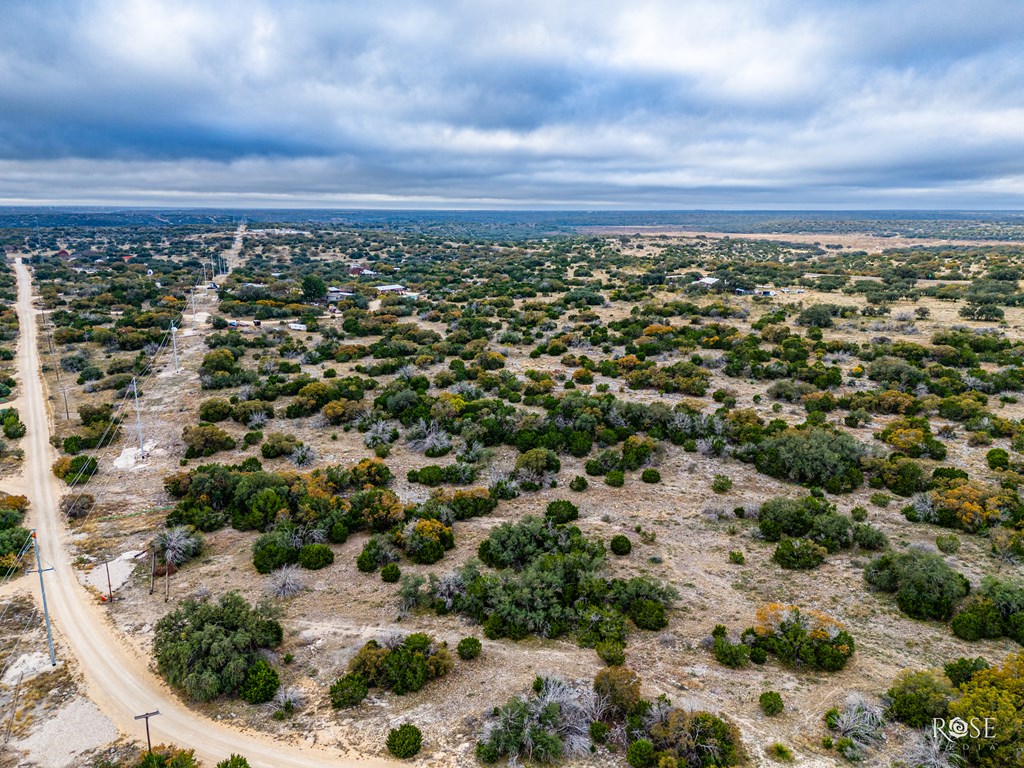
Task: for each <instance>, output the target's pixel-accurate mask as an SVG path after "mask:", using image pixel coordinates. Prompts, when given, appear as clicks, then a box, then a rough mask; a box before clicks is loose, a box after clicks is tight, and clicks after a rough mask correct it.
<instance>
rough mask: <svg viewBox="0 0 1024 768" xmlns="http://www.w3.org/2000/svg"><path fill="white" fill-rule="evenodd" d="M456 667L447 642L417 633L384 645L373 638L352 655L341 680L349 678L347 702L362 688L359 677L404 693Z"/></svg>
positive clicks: (416, 688)
mask: <svg viewBox="0 0 1024 768" xmlns="http://www.w3.org/2000/svg"><path fill="white" fill-rule="evenodd" d="M454 667H455V660H454V659H453V658H452V656H451V654H450V653H449V652H448V646H447V645H446V644H445V643H440V644H438V643H435V642H434V640H433V638H431V637H430V636H429V635H425V634H422V633H415V634H411V635H408V636H407V637H406V638H405V639H404V640H402V641H401V642H399V643H393V644H392V643H389V644H386V645H381V644H380V643H378V642H377V641H376V640H371V641H370V642H368V643H367V644H366V645H364V646H363V647H362V648H361V649H360V651H359V652H358V653H357V654H356V655H355V656H354V657H353V658H352V660H351V661H350V662H349V665H348V674H347V675H346V676H345V677H344V678H341V680H347V682H346V683H345V686H344V691H345V694H346V695H347V696H348V698H347V699H346V701H350V700H351V699H352V698H354V694H355V693H357V692H358V691H359V690H361V687H360V686H359V685H358V684H357V680H356V679H358V680H361V681H362V682H363V683H365V685H366V687H367V688H383V689H384V690H388V691H392V692H394V693H397V694H398V695H399V696H402V695H404V694H406V693H412V692H414V691H418V690H420V689H421V688H422V687H423V686H424V685H426V684H427V683H428V682H429V681H430V680H433V679H435V678H438V677H443V676H444V675H446V674H448V673H449V672H451V670H452V669H454ZM341 680H339V681H338V682H339V683H340V682H341ZM336 685H337V683H336ZM339 698H340V694H339ZM332 703H333V700H332ZM336 706H353V704H344V705H336Z"/></svg>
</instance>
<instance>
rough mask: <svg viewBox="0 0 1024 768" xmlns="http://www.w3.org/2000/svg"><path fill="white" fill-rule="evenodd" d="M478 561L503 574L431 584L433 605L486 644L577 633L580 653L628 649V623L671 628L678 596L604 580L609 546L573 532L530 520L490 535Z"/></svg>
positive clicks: (475, 571)
mask: <svg viewBox="0 0 1024 768" xmlns="http://www.w3.org/2000/svg"><path fill="white" fill-rule="evenodd" d="M477 553H478V555H479V557H480V560H481V561H483V563H484V564H486V565H489V566H491V567H493V568H497V569H500V572H499V573H497V574H485V573H483V572H482V571H481V570H480V568H478V567H477V566H476V565H474V564H473V563H469V564H467V565H466V566H465V567H464V568H462V569H461V570H460V571H457V572H455V573H453V574H449V575H448V576H446V577H445V578H444V579H442V580H437V579H434V580H433V581H432V583H431V587H430V598H429V599H430V600H432V601H433V604H434V607H435V608H436V609H437V610H438V611H440V612H446V611H457V612H459V613H463V614H465V615H467V616H470V617H471V618H473V619H474V620H476V621H479V622H481V623H482V624H483V629H484V633H485V634H486V635H487V636H488V637H491V638H498V637H511V638H513V639H522V638H524V637H526V636H527V635H531V634H536V635H543V636H547V637H557V636H559V635H563V634H567V633H573V634H575V635H576V638H577V641H578V642H579V643H580V644H581V645H584V646H593V645H595V644H596V643H598V642H600V641H603V640H615V641H618V642H623V641H624V640H625V635H626V627H625V619H626V618H629V619H630V620H632V622H633V624H635V625H636V626H637V627H639V628H641V629H650V630H656V629H661V628H662V627H664V626H665V625H666V624H667V622H668V619H667V616H666V610H667V608H668V607H669V606H670V605H671V603H672V601H673V600H674V598H675V592H674V590H672V589H670V588H668V587H666V586H663V585H661V584H658V583H656V582H653V581H650V580H648V579H646V578H642V577H635V578H632V579H629V580H623V579H607V578H605V577H603V576H602V572H603V569H604V546H603V545H602V544H601V542H599V541H593V540H589V539H587V538H586V537H585V536H584V535H583V534H582V533H581V532H580V530H579V529H578V528H576V527H574V526H569V525H555V524H554V523H552V522H551V521H549V520H543V519H540V518H537V517H532V516H529V515H528V516H526V517H524V518H523V519H522V520H520V521H519V522H517V523H504V524H502V525H499V526H497V527H496V528H494V529H492V531H491V533H490V535H489V536H488V537H487V539H485V540H484V541H482V542H481V543H480V546H479V548H478V552H477Z"/></svg>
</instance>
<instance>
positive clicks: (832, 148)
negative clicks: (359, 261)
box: [0, 0, 1024, 209]
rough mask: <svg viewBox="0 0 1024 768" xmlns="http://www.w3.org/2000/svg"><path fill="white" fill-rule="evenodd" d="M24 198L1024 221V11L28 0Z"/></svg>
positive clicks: (821, 4)
mask: <svg viewBox="0 0 1024 768" xmlns="http://www.w3.org/2000/svg"><path fill="white" fill-rule="evenodd" d="M23 202H45V203H56V204H60V203H90V204H93V203H96V204H102V203H111V204H137V205H167V204H170V205H196V204H200V205H217V206H252V205H260V206H271V207H283V206H317V207H361V206H369V207H419V208H430V207H456V208H464V207H480V206H487V207H552V206H554V207H563V208H599V207H613V208H649V209H651V208H655V209H661V208H673V209H685V208H1024V8H1022V6H1021V4H1020V2H1019V1H1018V0H945V1H944V2H937V1H936V0H920V1H918V0H861V1H859V2H858V1H856V0H845V1H844V0H774V1H772V0H763V1H762V0H709V1H708V2H703V1H700V2H697V1H695V2H688V1H687V0H666V1H665V2H657V1H655V0H652V1H649V2H648V1H645V0H626V1H622V0H620V1H619V2H602V1H601V0H577V1H575V2H564V1H563V2H559V0H514V1H513V2H504V1H503V0H466V1H465V2H447V1H446V0H431V1H428V0H423V1H421V2H415V1H411V2H403V1H401V0H366V1H363V0H338V1H336V2H335V1H332V0H282V1H280V2H275V1H273V0H238V2H233V1H232V0H216V1H214V0H205V1H204V2H189V1H188V0H174V1H173V2H172V1H171V0H109V1H105V0H91V1H90V2H74V1H70V0H68V1H64V2H59V1H56V0H4V2H3V15H2V20H0V204H17V203H23Z"/></svg>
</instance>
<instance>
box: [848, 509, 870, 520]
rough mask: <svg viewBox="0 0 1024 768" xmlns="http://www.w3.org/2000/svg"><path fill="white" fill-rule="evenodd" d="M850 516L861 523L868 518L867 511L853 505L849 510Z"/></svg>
mask: <svg viewBox="0 0 1024 768" xmlns="http://www.w3.org/2000/svg"><path fill="white" fill-rule="evenodd" d="M850 517H851V518H853V521H854V522H855V523H863V522H864V521H865V520H867V519H868V511H867V510H866V509H864V507H854V508H853V509H851V510H850Z"/></svg>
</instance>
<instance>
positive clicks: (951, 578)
mask: <svg viewBox="0 0 1024 768" xmlns="http://www.w3.org/2000/svg"><path fill="white" fill-rule="evenodd" d="M864 578H865V579H866V580H867V582H868V584H870V585H871V586H872V587H874V588H875V589H879V590H881V591H883V592H893V593H895V595H896V605H898V606H899V609H900V610H901V611H903V612H904V613H905V614H907V615H908V616H910V617H911V618H914V619H938V620H940V621H945V620H947V619H949V618H950V617H951V616H952V615H953V611H954V610H955V608H956V606H957V604H959V602H960V601H961V600H962V599H963V597H964V596H965V595H966V594H967V593H968V591H969V590H970V584H969V583H968V581H967V579H966V578H965V577H964V576H963V574H961V573H958V572H956V571H954V570H953V569H951V568H950V567H949V566H948V565H946V562H945V561H944V560H943V559H942V558H941V557H940V556H939V555H935V554H931V553H928V552H922V551H920V550H911V551H909V552H901V553H896V552H890V553H888V554H884V555H882V556H881V557H879V558H877V559H876V560H874V561H872V562H871V563H870V564H868V567H867V568H866V569H865V570H864Z"/></svg>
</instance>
